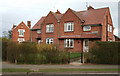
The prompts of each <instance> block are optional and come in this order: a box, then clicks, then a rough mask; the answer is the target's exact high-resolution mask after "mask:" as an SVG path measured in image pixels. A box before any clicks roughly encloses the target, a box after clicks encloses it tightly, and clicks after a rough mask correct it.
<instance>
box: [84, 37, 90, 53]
mask: <svg viewBox="0 0 120 76" xmlns="http://www.w3.org/2000/svg"><path fill="white" fill-rule="evenodd" d="M88 48H89V39H84V40H83V52H88Z"/></svg>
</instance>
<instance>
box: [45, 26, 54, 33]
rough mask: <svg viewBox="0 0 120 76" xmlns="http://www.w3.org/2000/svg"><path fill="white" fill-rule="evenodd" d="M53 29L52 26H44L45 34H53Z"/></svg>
mask: <svg viewBox="0 0 120 76" xmlns="http://www.w3.org/2000/svg"><path fill="white" fill-rule="evenodd" d="M53 29H54V25H53V24H49V25H46V32H47V33H50V32H53Z"/></svg>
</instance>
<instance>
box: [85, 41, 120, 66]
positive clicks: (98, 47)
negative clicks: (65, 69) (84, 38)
mask: <svg viewBox="0 0 120 76" xmlns="http://www.w3.org/2000/svg"><path fill="white" fill-rule="evenodd" d="M119 48H120V42H94V45H92V47H90V50H89V52H88V53H85V58H86V62H90V63H97V64H120V61H119V60H118V57H119V56H120V52H118V50H119Z"/></svg>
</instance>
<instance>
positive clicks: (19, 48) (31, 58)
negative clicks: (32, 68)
mask: <svg viewBox="0 0 120 76" xmlns="http://www.w3.org/2000/svg"><path fill="white" fill-rule="evenodd" d="M7 60H8V61H9V62H12V63H19V64H21V63H22V64H60V63H61V64H63V63H67V62H68V52H67V51H60V50H58V49H57V48H56V47H55V46H53V45H49V44H36V43H32V42H23V43H19V44H18V43H17V42H13V41H9V42H8V46H7Z"/></svg>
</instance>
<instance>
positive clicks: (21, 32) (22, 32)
mask: <svg viewBox="0 0 120 76" xmlns="http://www.w3.org/2000/svg"><path fill="white" fill-rule="evenodd" d="M18 32H19V37H24V32H25V29H18Z"/></svg>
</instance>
